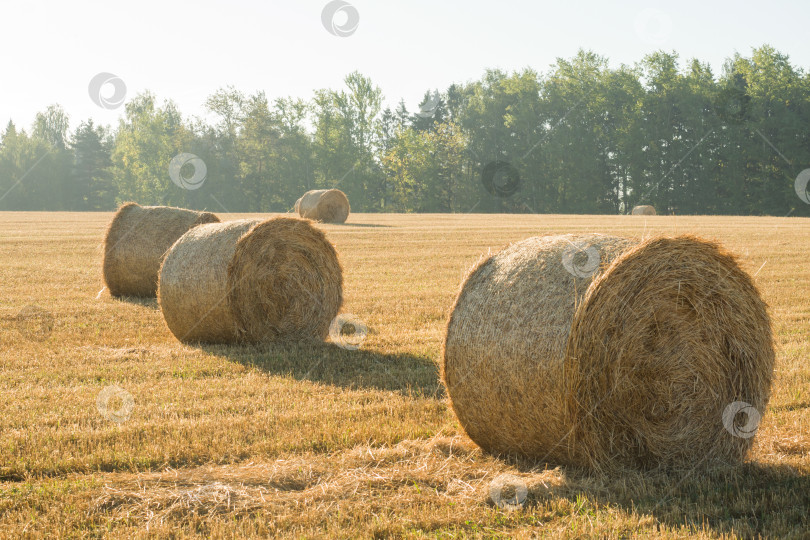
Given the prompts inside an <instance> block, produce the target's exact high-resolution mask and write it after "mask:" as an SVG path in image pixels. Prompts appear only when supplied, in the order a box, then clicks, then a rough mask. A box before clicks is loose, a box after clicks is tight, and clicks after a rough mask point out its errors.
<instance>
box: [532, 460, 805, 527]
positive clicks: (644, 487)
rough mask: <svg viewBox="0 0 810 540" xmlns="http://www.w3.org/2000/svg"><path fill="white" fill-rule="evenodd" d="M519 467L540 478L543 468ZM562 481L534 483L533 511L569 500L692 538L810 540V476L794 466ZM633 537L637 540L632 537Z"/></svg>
mask: <svg viewBox="0 0 810 540" xmlns="http://www.w3.org/2000/svg"><path fill="white" fill-rule="evenodd" d="M517 467H518V469H520V470H522V471H524V472H529V471H532V470H533V471H537V464H536V463H532V464H517ZM558 471H559V469H558ZM561 478H562V481H560V482H556V483H552V482H548V481H542V482H536V483H534V484H532V483H529V485H528V486H527V489H528V496H527V499H526V506H527V507H528V508H529V509H531V507H533V506H542V505H543V504H544V502H545V501H546V500H547V499H549V498H554V497H562V498H566V499H568V500H569V501H570V504H571V512H572V513H575V514H582V515H590V514H593V513H594V510H595V507H596V506H598V507H600V508H602V509H604V507H605V506H609V507H613V508H616V507H618V508H620V509H622V510H623V511H624V512H626V513H627V514H631V515H632V514H635V515H636V516H638V517H639V518H640V519H641V520H642V521H643V520H644V516H652V517H654V518H655V519H656V520H657V521H658V522H659V523H662V524H664V525H666V526H668V527H673V528H676V529H677V528H678V527H681V526H685V527H688V528H689V533H691V534H694V533H700V532H701V531H709V532H710V534H711V533H714V534H719V535H723V536H725V535H729V536H738V537H742V538H752V537H765V538H769V537H789V538H807V536H806V535H807V531H809V530H810V475H808V471H806V470H805V471H803V472H800V471H797V470H796V469H795V468H793V467H791V466H789V465H772V464H761V463H755V462H754V463H746V464H743V465H740V466H715V467H710V468H702V469H697V470H694V471H689V470H686V471H680V472H674V471H673V472H661V471H654V472H638V471H625V472H623V473H621V474H617V475H614V476H593V475H589V474H588V473H586V472H583V471H582V470H576V469H567V470H564V472H562V473H561ZM632 521H633V522H634V521H635V519H633V520H632ZM629 524H630V523H628V525H629ZM616 532H617V533H618V531H616ZM626 532H627V534H628V536H630V535H632V531H631V530H628V531H626Z"/></svg>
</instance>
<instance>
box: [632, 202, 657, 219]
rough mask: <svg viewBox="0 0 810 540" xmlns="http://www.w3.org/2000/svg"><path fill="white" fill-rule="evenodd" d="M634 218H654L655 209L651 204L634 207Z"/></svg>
mask: <svg viewBox="0 0 810 540" xmlns="http://www.w3.org/2000/svg"><path fill="white" fill-rule="evenodd" d="M633 215H634V216H654V215H655V208H654V207H652V206H650V205H649V204H641V205H638V206H634V207H633Z"/></svg>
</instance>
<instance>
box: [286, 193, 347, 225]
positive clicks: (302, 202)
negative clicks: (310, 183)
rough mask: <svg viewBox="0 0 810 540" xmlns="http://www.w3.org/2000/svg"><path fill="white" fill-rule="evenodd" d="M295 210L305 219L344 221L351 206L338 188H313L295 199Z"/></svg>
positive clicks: (325, 221) (324, 221)
mask: <svg viewBox="0 0 810 540" xmlns="http://www.w3.org/2000/svg"><path fill="white" fill-rule="evenodd" d="M295 211H296V212H297V213H298V215H299V216H301V217H302V218H305V219H311V220H314V221H322V222H323V223H345V222H346V218H348V217H349V212H350V211H351V207H350V206H349V199H348V197H346V194H345V193H343V192H342V191H340V190H339V189H315V190H312V191H307V192H306V193H304V195H303V196H302V197H301V198H300V199H298V200H297V201H295Z"/></svg>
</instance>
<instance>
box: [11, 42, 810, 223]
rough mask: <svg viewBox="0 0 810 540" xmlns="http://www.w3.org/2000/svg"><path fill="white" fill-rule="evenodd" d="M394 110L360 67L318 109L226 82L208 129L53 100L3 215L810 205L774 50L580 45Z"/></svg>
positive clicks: (153, 113) (809, 146)
mask: <svg viewBox="0 0 810 540" xmlns="http://www.w3.org/2000/svg"><path fill="white" fill-rule="evenodd" d="M383 102H384V99H383V95H382V92H381V91H380V89H379V88H378V87H377V86H375V85H374V84H373V82H372V81H371V80H369V79H368V78H367V77H364V76H363V75H361V74H359V73H352V74H350V75H348V76H347V77H346V79H345V87H344V88H342V89H340V90H328V89H325V90H318V91H316V92H315V93H314V95H313V96H312V97H311V98H310V99H309V100H308V101H307V100H303V99H298V98H283V99H276V100H274V101H271V100H268V99H267V97H266V96H265V94H264V93H262V92H259V93H256V94H253V95H246V94H244V93H242V92H240V91H239V90H237V89H234V88H224V89H221V90H219V91H217V92H216V93H215V94H213V95H212V96H210V97H209V98H208V99H207V101H206V109H207V112H208V113H209V114H208V116H207V118H208V119H209V120H208V121H206V120H203V119H200V118H185V117H184V116H183V115H182V114H181V113H180V111H179V110H178V109H177V107H176V106H175V105H174V104H173V103H172V102H171V101H167V102H164V103H159V102H158V100H157V99H156V97H155V96H154V95H153V94H151V93H144V94H140V95H137V96H135V97H134V98H132V99H131V100H130V101H128V102H127V103H126V104H125V108H124V112H123V115H122V118H121V119H120V121H119V124H118V125H117V126H115V127H112V128H111V127H104V126H98V125H95V124H93V122H92V121H85V122H82V123H81V124H79V125H78V127H77V128H76V129H75V130H73V131H70V130H69V121H68V117H67V115H66V113H65V112H64V111H63V110H62V109H61V108H60V107H59V106H58V105H54V106H51V107H49V108H48V109H47V110H46V111H44V112H42V113H40V114H38V115H37V117H36V119H35V122H34V124H33V126H32V127H31V128H30V129H29V130H22V129H19V128H17V127H16V126H15V125H14V124H13V123H9V125H8V126H7V127H6V129H5V130H4V132H3V133H2V139H0V197H2V199H0V210H110V209H113V208H114V207H115V206H116V204H118V203H119V202H121V201H129V200H132V201H137V202H140V203H142V204H172V205H181V206H186V207H191V208H199V209H202V208H208V209H212V210H215V211H216V210H219V211H225V210H227V211H233V212H237V211H240V212H268V211H286V210H288V209H290V208H291V207H292V206H293V203H294V201H295V200H296V199H297V198H298V197H299V196H300V195H301V194H302V193H303V192H304V191H306V190H308V189H314V188H322V187H337V188H339V189H342V190H343V191H345V192H346V194H347V195H348V196H349V198H350V200H351V203H352V209H353V210H354V211H359V212H380V211H386V212H469V211H475V212H539V213H548V212H554V213H608V214H613V213H623V212H628V211H629V209H630V208H632V206H634V205H636V204H652V205H654V206H655V207H656V208H657V209H658V211H659V213H669V212H675V213H678V214H692V213H706V214H755V215H756V214H769V215H786V214H788V213H791V212H792V213H793V215H810V209H809V208H808V206H810V205H807V204H805V203H804V202H803V201H802V199H800V198H799V197H798V196H797V193H796V191H795V189H794V180H795V178H796V177H797V175H798V174H799V172H800V171H802V170H803V169H805V168H808V167H810V77H808V74H807V73H805V72H804V71H803V70H801V69H798V68H796V67H794V66H792V65H791V63H790V61H789V59H788V57H787V56H786V55H783V54H780V53H779V52H777V51H775V50H774V49H773V48H771V47H768V46H763V47H761V48H759V49H756V50H754V51H753V53H752V55H751V57H743V56H740V55H736V56H735V57H733V58H731V59H729V60H727V61H726V64H725V66H724V68H723V70H722V74H721V75H719V76H715V75H714V74H713V73H712V71H711V69H710V68H709V66H708V65H707V64H705V63H701V62H700V61H698V60H691V61H689V62H687V63H686V64H685V65H682V64H680V63H679V58H678V55H677V54H675V53H666V52H657V53H654V54H651V55H649V56H647V57H645V58H644V59H643V60H642V61H640V62H639V63H637V64H636V65H633V66H626V65H622V66H621V67H618V68H610V67H609V65H608V61H607V59H606V58H604V57H601V56H598V55H596V54H594V53H592V52H586V51H581V52H580V53H579V54H577V55H576V56H575V57H574V58H571V59H559V60H558V61H557V63H556V64H555V65H554V66H553V67H552V68H551V69H550V70H549V71H547V72H544V73H538V72H535V71H533V70H531V69H526V70H523V71H521V72H516V73H504V72H502V71H498V70H490V71H487V72H486V73H485V75H484V76H483V78H482V79H481V80H478V81H474V82H468V83H464V84H453V85H451V86H450V87H449V88H447V89H445V90H444V91H441V92H440V91H436V90H432V91H428V92H426V94H425V96H424V100H423V102H422V104H421V105H420V108H419V110H417V111H408V110H407V108H406V107H405V105H404V103H403V102H400V104H399V106H398V107H396V108H395V109H394V110H391V109H390V108H384V107H383ZM182 152H188V153H193V154H196V155H197V156H199V157H200V158H201V159H202V160H203V161H204V162H205V165H206V168H207V177H206V179H205V182H204V184H203V185H202V187H201V188H200V189H196V190H187V189H182V188H181V187H178V186H177V185H175V183H173V182H172V181H171V180H170V177H169V172H168V171H169V162H170V161H171V159H172V158H173V157H174V156H176V155H178V154H180V153H182ZM192 172H193V171H192ZM183 174H184V175H185V174H188V172H187V171H184V172H183Z"/></svg>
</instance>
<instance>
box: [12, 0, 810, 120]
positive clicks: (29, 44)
mask: <svg viewBox="0 0 810 540" xmlns="http://www.w3.org/2000/svg"><path fill="white" fill-rule="evenodd" d="M326 5H327V2H326V1H325V0H295V1H293V0H283V1H278V0H277V1H273V0H266V1H258V0H230V1H227V2H225V1H214V0H197V1H195V2H187V3H183V2H177V1H174V0H162V1H156V0H139V1H137V2H115V1H111V0H105V1H101V0H70V1H65V0H59V1H36V0H0V24H1V25H2V26H1V27H0V28H1V30H0V40H1V41H2V63H0V66H2V67H1V69H0V128H5V125H6V123H7V122H8V120H9V119H10V118H11V119H13V120H14V121H15V122H16V123H17V125H18V126H20V125H21V126H23V127H26V128H27V127H29V126H30V124H31V123H32V121H33V118H34V115H35V113H36V112H37V111H39V110H43V109H44V108H45V107H46V106H47V105H49V104H52V103H59V104H61V105H62V106H63V107H64V108H65V109H66V110H67V112H68V114H69V115H70V116H71V124H72V125H73V126H75V125H76V124H77V123H78V121H79V120H82V119H85V118H89V117H92V118H93V119H95V120H96V121H97V122H101V123H105V124H110V123H115V122H116V119H117V118H118V117H119V116H120V115H121V114H122V112H123V108H117V109H111V110H106V109H104V108H102V107H99V106H97V105H96V104H94V103H93V101H92V100H91V99H90V96H89V93H88V84H89V83H90V80H91V79H92V78H93V77H94V76H95V75H96V74H98V73H100V72H109V73H112V74H115V75H117V76H118V77H120V78H121V80H122V81H123V82H124V84H125V85H126V92H127V98H130V97H132V96H134V95H135V94H137V93H138V92H140V91H143V90H145V89H149V90H152V91H153V92H155V93H156V94H157V96H158V98H159V99H160V100H161V101H162V100H163V99H165V98H171V99H173V100H174V101H175V102H176V103H177V104H178V105H179V107H180V110H181V111H182V112H183V113H184V114H185V115H186V116H189V115H195V114H203V102H204V100H205V97H206V96H207V95H209V94H211V93H212V92H213V91H215V90H216V89H217V88H219V87H222V86H225V85H234V86H236V87H237V88H239V89H241V90H243V91H246V92H252V91H255V90H264V91H266V93H267V95H268V97H269V98H271V99H272V98H275V97H279V96H288V95H292V96H298V97H304V98H309V97H310V96H311V95H312V91H313V90H314V89H317V88H327V87H328V88H339V87H341V86H342V79H343V77H344V76H345V75H346V74H347V73H349V72H351V71H353V70H359V71H361V72H362V73H363V74H365V75H368V76H370V77H371V78H372V80H373V81H374V82H375V83H376V84H378V85H379V86H380V87H381V88H382V90H383V93H384V94H385V97H386V100H387V102H388V103H391V104H395V103H396V102H397V101H398V100H399V99H400V98H404V99H405V102H406V104H407V105H408V107H409V109H411V110H414V109H415V108H416V106H417V104H418V103H419V101H420V100H421V98H422V95H423V93H424V91H425V90H426V89H428V88H438V89H445V88H446V87H447V86H448V85H449V84H450V83H452V82H464V81H468V80H472V79H477V78H479V77H480V76H481V75H482V73H483V71H484V69H485V68H488V67H498V68H502V69H505V70H513V69H520V68H523V67H533V68H535V69H537V70H539V71H545V70H546V69H547V68H548V66H549V65H550V64H552V63H553V62H554V60H555V59H556V58H557V57H571V56H573V55H574V54H575V53H576V51H577V49H579V48H586V49H592V50H594V51H595V52H597V53H599V54H602V55H605V56H607V57H609V58H610V60H611V62H612V64H613V65H618V64H620V63H633V62H635V61H637V60H640V59H641V58H642V57H643V56H644V55H645V54H646V53H648V52H650V51H653V50H656V49H660V48H663V49H666V50H676V51H678V52H679V53H680V54H681V56H682V58H684V59H687V58H691V57H698V58H700V59H701V60H704V61H708V62H710V63H711V64H712V66H713V67H714V68H715V73H719V71H720V68H721V66H722V62H723V60H724V59H725V58H726V57H728V56H731V55H732V54H734V52H735V51H737V52H740V53H741V54H744V55H748V54H750V51H751V48H752V47H757V46H760V45H762V44H763V43H769V44H771V45H773V46H774V47H775V48H776V49H777V50H779V51H781V52H783V53H786V54H789V55H790V57H791V60H792V61H793V63H794V65H798V66H801V67H802V68H804V69H807V68H808V67H810V45H808V42H807V38H806V35H807V34H806V32H807V30H806V28H807V24H808V20H810V2H799V1H797V0H793V1H792V2H791V1H783V0H776V1H771V2H763V1H760V2H741V1H735V2H730V1H712V0H702V1H696V0H685V1H680V2H677V3H676V2H659V1H649V2H641V1H632V2H624V3H622V4H621V7H617V6H615V5H614V3H612V2H607V1H605V0H599V1H595V0H588V1H579V2H576V1H574V2H559V1H557V2H538V1H524V2H517V1H512V0H507V1H504V0H500V1H497V2H496V1H491V2H484V1H480V0H467V1H445V2H441V1H439V0H433V1H430V0H410V1H407V2H405V1H399V0H396V1H392V0H385V1H383V0H378V1H370V0H350V7H348V8H345V9H343V10H339V11H337V13H336V15H335V18H334V21H335V23H336V24H337V26H338V29H337V31H339V30H340V28H341V27H346V26H347V24H348V25H350V24H351V23H352V22H353V21H352V20H351V19H352V13H351V10H352V9H354V10H355V13H356V15H357V17H358V18H359V22H358V24H357V26H356V29H354V32H353V33H351V29H347V30H346V33H351V35H348V36H346V37H339V36H335V35H333V34H331V33H330V32H329V31H328V30H327V28H326V27H325V26H324V24H323V22H322V12H323V10H324V7H325V6H326ZM111 91H112V87H105V89H104V90H103V92H104V95H108V94H109V92H111Z"/></svg>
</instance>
